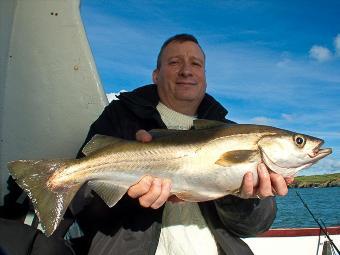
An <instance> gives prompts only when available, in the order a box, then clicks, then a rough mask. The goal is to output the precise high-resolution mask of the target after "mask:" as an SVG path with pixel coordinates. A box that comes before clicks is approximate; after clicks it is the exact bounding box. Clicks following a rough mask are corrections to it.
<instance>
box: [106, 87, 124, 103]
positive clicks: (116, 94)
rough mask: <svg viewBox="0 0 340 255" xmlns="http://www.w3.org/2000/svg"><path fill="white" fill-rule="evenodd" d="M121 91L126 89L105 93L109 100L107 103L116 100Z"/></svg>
mask: <svg viewBox="0 0 340 255" xmlns="http://www.w3.org/2000/svg"><path fill="white" fill-rule="evenodd" d="M122 92H126V90H121V91H119V92H118V93H108V94H106V96H107V100H109V103H110V102H111V101H112V100H118V98H117V96H119V95H120V93H122Z"/></svg>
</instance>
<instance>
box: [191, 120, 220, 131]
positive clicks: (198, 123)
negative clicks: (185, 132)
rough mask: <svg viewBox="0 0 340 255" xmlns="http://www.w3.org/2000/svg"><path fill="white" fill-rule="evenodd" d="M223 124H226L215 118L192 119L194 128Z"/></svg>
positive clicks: (213, 126)
mask: <svg viewBox="0 0 340 255" xmlns="http://www.w3.org/2000/svg"><path fill="white" fill-rule="evenodd" d="M225 125H227V124H226V123H224V122H221V121H217V120H205V119H197V120H194V129H208V128H215V127H222V126H225Z"/></svg>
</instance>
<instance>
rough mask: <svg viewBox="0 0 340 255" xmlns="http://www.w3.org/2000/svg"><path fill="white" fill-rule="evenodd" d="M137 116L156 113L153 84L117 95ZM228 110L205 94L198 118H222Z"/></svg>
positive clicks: (155, 91) (157, 98)
mask: <svg viewBox="0 0 340 255" xmlns="http://www.w3.org/2000/svg"><path fill="white" fill-rule="evenodd" d="M118 98H119V100H121V102H122V103H124V104H125V105H126V106H127V107H128V108H129V109H130V110H131V111H133V112H134V113H135V114H136V115H137V116H139V117H141V118H144V119H147V118H153V117H154V116H155V114H158V112H157V110H156V106H157V104H158V102H159V96H158V93H157V86H156V85H155V84H149V85H145V86H143V87H139V88H137V89H135V90H133V91H131V92H123V93H121V94H120V95H119V96H118ZM227 113H228V111H227V110H226V109H225V108H224V107H223V106H222V105H221V104H220V103H219V102H217V101H216V100H215V99H214V98H213V97H212V96H210V95H209V94H207V93H206V94H205V96H204V98H203V100H202V102H201V104H200V106H199V107H198V110H197V117H198V118H199V119H224V118H225V116H226V115H227Z"/></svg>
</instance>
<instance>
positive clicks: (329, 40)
mask: <svg viewBox="0 0 340 255" xmlns="http://www.w3.org/2000/svg"><path fill="white" fill-rule="evenodd" d="M81 16H82V19H83V22H84V27H85V31H86V33H87V37H88V40H89V44H90V47H91V50H92V53H93V56H94V59H95V62H96V66H97V70H98V73H99V75H100V78H101V82H102V85H103V87H104V90H105V92H106V94H108V96H109V98H111V97H112V96H113V95H114V94H115V93H118V92H120V91H122V90H123V91H131V90H133V89H134V88H137V87H139V86H141V85H144V84H150V83H152V80H151V73H152V71H153V70H154V68H155V63H156V58H157V54H158V51H159V49H160V47H161V45H162V43H163V42H164V41H165V40H166V39H167V38H169V37H170V36H172V35H174V34H179V33H189V34H193V35H195V36H196V37H197V39H198V41H199V42H200V44H201V46H202V48H203V49H204V51H205V54H206V57H207V59H206V76H207V83H208V88H207V93H209V94H211V95H212V96H214V97H215V98H216V99H217V100H218V101H219V102H220V103H221V104H222V105H223V106H224V107H225V108H226V109H228V111H229V114H228V118H229V119H231V120H233V121H236V122H238V123H252V124H264V125H270V126H275V127H279V128H284V129H289V130H292V131H296V132H299V133H304V134H308V135H312V136H317V137H319V138H322V139H324V140H325V145H324V147H332V149H333V153H332V155H330V156H328V157H327V158H325V159H323V160H321V161H320V162H318V163H317V164H316V165H314V166H313V167H311V168H309V169H307V170H303V171H302V172H301V173H300V175H311V174H323V173H335V172H338V173H339V172H340V1H338V0H334V1H331V0H330V1H321V0H320V1H312V0H311V1H290V0H286V1H279V0H277V1H242V0H238V1H236V0H231V1H203V0H197V1H191V0H187V1H178V0H173V1H137V0H136V1H129V0H128V1H114V0H97V1H92V0H82V1H81Z"/></svg>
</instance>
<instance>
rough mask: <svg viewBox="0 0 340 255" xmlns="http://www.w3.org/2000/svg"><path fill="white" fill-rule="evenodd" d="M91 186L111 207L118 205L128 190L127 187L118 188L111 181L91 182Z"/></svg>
mask: <svg viewBox="0 0 340 255" xmlns="http://www.w3.org/2000/svg"><path fill="white" fill-rule="evenodd" d="M89 186H90V187H91V189H93V190H94V191H95V192H96V193H97V194H98V195H99V196H100V197H101V199H103V201H104V202H105V203H106V204H107V205H108V206H109V207H112V206H114V205H115V204H117V202H118V201H119V200H120V199H121V198H122V197H123V196H124V194H125V193H126V192H127V189H128V188H127V187H122V186H117V185H115V184H113V183H112V182H110V181H90V182H89Z"/></svg>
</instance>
